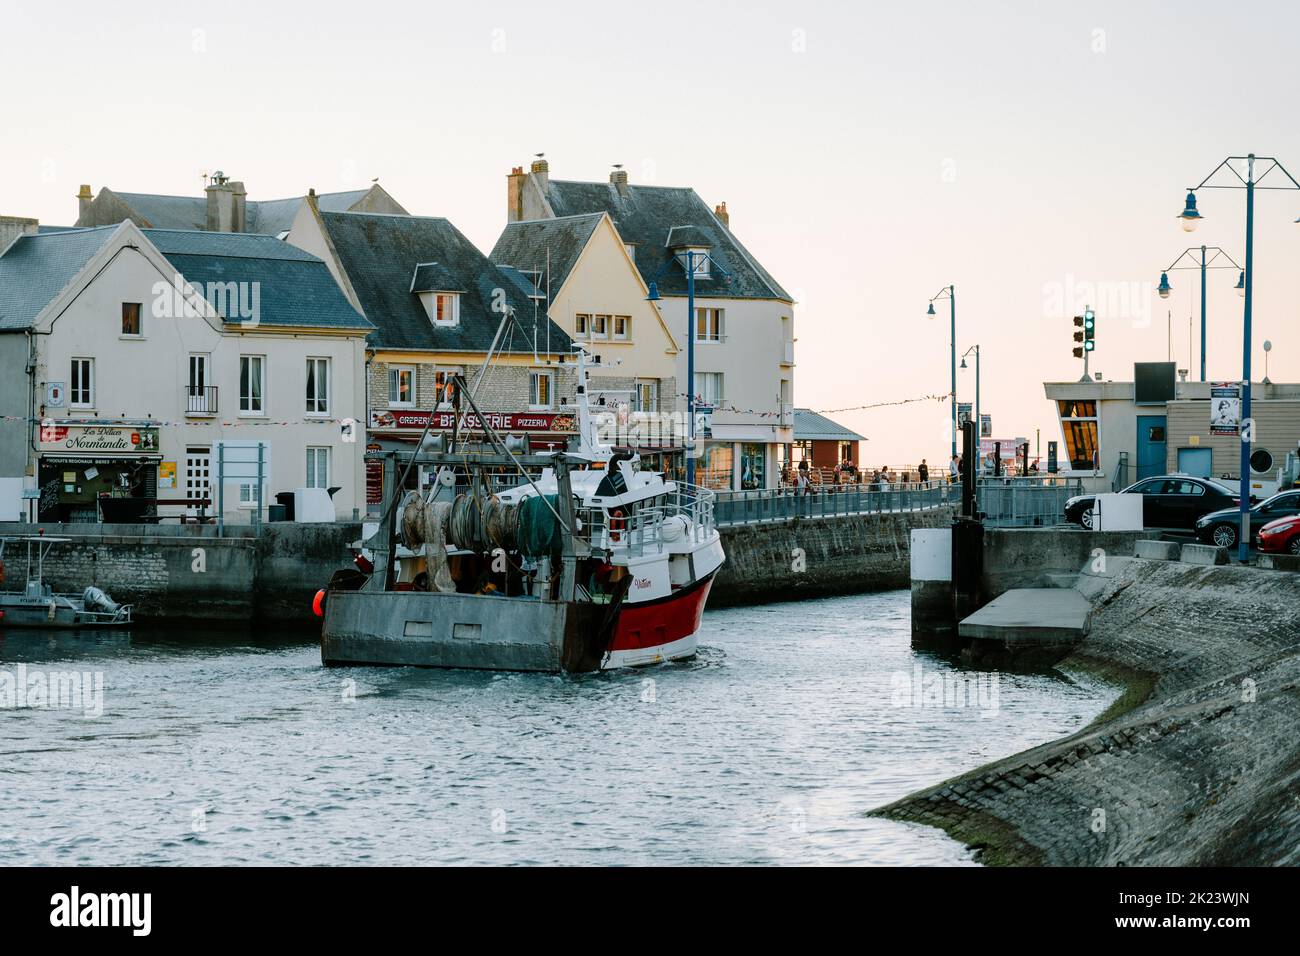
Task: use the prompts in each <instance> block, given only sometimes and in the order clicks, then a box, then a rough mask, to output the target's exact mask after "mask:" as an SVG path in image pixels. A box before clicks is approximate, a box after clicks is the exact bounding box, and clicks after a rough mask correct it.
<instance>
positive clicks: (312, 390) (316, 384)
mask: <svg viewBox="0 0 1300 956" xmlns="http://www.w3.org/2000/svg"><path fill="white" fill-rule="evenodd" d="M306 398H307V414H308V415H328V414H329V411H330V360H329V359H327V358H309V359H308V360H307V395H306Z"/></svg>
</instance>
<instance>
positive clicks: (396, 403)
mask: <svg viewBox="0 0 1300 956" xmlns="http://www.w3.org/2000/svg"><path fill="white" fill-rule="evenodd" d="M414 405H415V369H414V368H412V367H411V366H409V365H390V366H388V406H389V407H390V408H412V407H413V406H414Z"/></svg>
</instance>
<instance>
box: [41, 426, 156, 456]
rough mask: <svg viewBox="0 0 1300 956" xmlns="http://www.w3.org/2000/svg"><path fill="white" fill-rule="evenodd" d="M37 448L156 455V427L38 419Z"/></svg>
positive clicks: (60, 450)
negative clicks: (39, 443) (39, 422)
mask: <svg viewBox="0 0 1300 956" xmlns="http://www.w3.org/2000/svg"><path fill="white" fill-rule="evenodd" d="M40 442H41V451H59V452H73V453H75V452H95V453H97V454H118V453H120V454H130V455H140V454H145V455H148V454H157V453H158V429H157V428H135V427H132V426H119V425H73V424H66V423H55V422H42V423H41V432H40Z"/></svg>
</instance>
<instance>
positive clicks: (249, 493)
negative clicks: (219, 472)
mask: <svg viewBox="0 0 1300 956" xmlns="http://www.w3.org/2000/svg"><path fill="white" fill-rule="evenodd" d="M239 504H240V507H246V508H252V507H253V506H254V505H256V504H257V482H255V481H241V482H240V483H239Z"/></svg>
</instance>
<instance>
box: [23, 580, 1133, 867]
mask: <svg viewBox="0 0 1300 956" xmlns="http://www.w3.org/2000/svg"><path fill="white" fill-rule="evenodd" d="M74 675H75V676H77V677H78V678H79V680H80V683H81V686H80V696H74V695H73V694H72V693H71V691H70V688H71V686H72V685H71V683H70V681H71V678H72V677H73V676H74ZM96 688H98V690H96ZM73 689H75V688H73ZM42 690H43V691H44V692H43V693H42ZM1117 693H1118V691H1117V690H1116V689H1115V688H1112V687H1110V686H1108V685H1105V684H1099V683H1096V682H1094V681H1091V680H1089V679H1087V678H1086V677H1084V676H1083V675H1077V674H1075V675H1065V674H1062V673H1059V672H1055V671H1053V672H1048V673H1043V674H1011V673H996V672H987V671H984V672H973V671H963V670H962V669H960V667H958V666H957V665H956V664H955V663H954V662H951V661H948V660H945V659H941V658H938V657H935V656H931V655H927V654H924V653H919V652H916V651H914V650H913V649H912V648H911V646H910V635H909V597H908V592H906V591H897V592H889V593H883V594H868V595H859V596H853V597H843V598H831V599H825V600H817V601H805V602H800V603H797V604H772V605H766V606H760V607H748V608H731V609H723V610H716V611H708V612H706V614H705V618H704V627H703V632H702V635H701V651H700V654H699V656H698V657H697V658H696V659H695V660H694V661H691V662H687V663H681V664H674V665H668V666H662V667H657V668H652V669H643V670H636V671H627V672H613V673H606V674H596V675H584V676H577V677H563V676H549V675H532V674H500V673H479V672H467V671H433V670H415V669H409V668H392V669H378V668H341V669H328V668H324V667H322V666H321V664H320V659H319V649H318V647H317V646H316V645H315V644H314V643H313V642H312V639H311V636H310V635H305V636H304V635H302V634H296V635H287V636H286V635H279V636H277V635H276V634H273V633H266V632H259V633H246V634H232V633H231V632H228V631H227V632H223V631H213V632H198V631H194V630H186V631H184V632H180V631H177V632H166V631H157V630H140V629H137V630H135V631H134V632H132V633H129V634H127V633H120V632H118V633H113V632H99V633H93V634H88V633H85V632H82V633H76V634H73V633H69V632H54V631H50V632H37V631H20V630H15V629H9V630H0V728H3V730H2V732H0V750H2V756H0V862H3V863H6V864H109V865H120V864H144V865H148V864H188V865H203V864H236V865H238V864H312V865H339V864H362V865H366V864H370V865H410V864H630V865H634V864H650V865H680V864H759V863H789V864H963V863H969V862H970V853H969V852H968V851H966V850H965V848H963V847H962V846H961V845H959V844H957V843H955V842H954V841H952V840H950V839H949V838H948V837H947V836H945V835H944V834H943V833H941V832H939V831H937V830H931V829H928V828H924V827H917V826H912V825H908V824H900V823H895V822H891V821H885V820H879V819H875V818H872V817H868V816H866V811H868V810H870V809H872V808H874V807H877V806H880V805H882V804H884V803H887V802H889V801H891V800H894V799H897V798H899V797H902V796H904V795H905V794H907V793H909V792H911V791H913V790H916V789H918V788H920V787H923V786H926V785H929V784H933V783H937V782H939V781H941V780H943V779H945V778H947V777H950V776H953V775H954V774H957V773H960V772H962V771H965V770H968V769H971V768H973V767H976V766H979V765H980V764H983V763H986V762H988V761H990V760H993V759H996V758H999V757H1002V756H1005V755H1008V754H1011V753H1015V752H1017V751H1020V750H1024V749H1026V748H1028V747H1031V746H1034V745H1036V744H1039V743H1042V742H1044V741H1047V740H1050V739H1053V738H1056V737H1060V736H1063V735H1065V734H1068V733H1071V732H1073V731H1075V730H1077V729H1079V728H1080V727H1082V726H1083V725H1085V724H1086V723H1087V722H1088V721H1090V720H1091V719H1093V718H1094V717H1095V716H1096V715H1097V714H1099V713H1100V712H1101V711H1102V710H1104V709H1105V708H1106V706H1108V704H1109V703H1110V702H1111V701H1112V700H1113V699H1114V698H1115V696H1116V695H1117ZM6 695H7V696H6Z"/></svg>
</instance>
